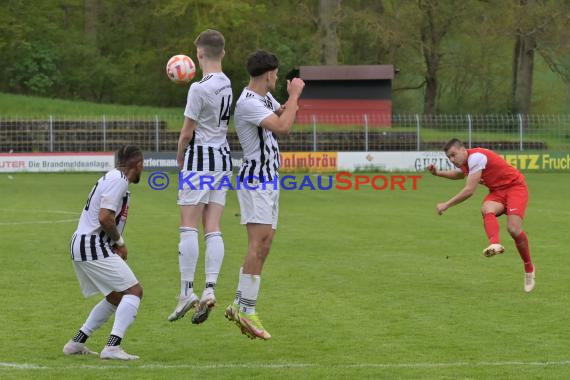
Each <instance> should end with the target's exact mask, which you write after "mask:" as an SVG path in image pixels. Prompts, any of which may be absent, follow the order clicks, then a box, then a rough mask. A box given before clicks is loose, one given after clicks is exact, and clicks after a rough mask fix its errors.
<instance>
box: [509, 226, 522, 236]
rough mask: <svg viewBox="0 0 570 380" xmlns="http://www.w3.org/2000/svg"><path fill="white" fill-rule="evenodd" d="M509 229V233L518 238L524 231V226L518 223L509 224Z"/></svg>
mask: <svg viewBox="0 0 570 380" xmlns="http://www.w3.org/2000/svg"><path fill="white" fill-rule="evenodd" d="M507 230H508V231H509V234H510V235H511V236H512V237H513V238H516V237H518V236H519V235H520V234H521V232H522V228H521V226H519V225H518V224H509V225H507Z"/></svg>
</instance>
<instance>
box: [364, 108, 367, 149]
mask: <svg viewBox="0 0 570 380" xmlns="http://www.w3.org/2000/svg"><path fill="white" fill-rule="evenodd" d="M364 151H365V152H368V115H367V114H364Z"/></svg>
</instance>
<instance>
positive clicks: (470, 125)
mask: <svg viewBox="0 0 570 380" xmlns="http://www.w3.org/2000/svg"><path fill="white" fill-rule="evenodd" d="M467 128H468V132H467V136H468V137H467V141H468V143H467V146H468V147H469V148H471V144H472V143H471V135H472V133H473V122H472V121H471V115H470V114H467Z"/></svg>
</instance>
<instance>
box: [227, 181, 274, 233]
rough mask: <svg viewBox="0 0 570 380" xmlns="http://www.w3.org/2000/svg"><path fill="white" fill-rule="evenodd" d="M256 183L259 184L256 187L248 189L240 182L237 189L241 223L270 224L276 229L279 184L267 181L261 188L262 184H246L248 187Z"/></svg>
mask: <svg viewBox="0 0 570 380" xmlns="http://www.w3.org/2000/svg"><path fill="white" fill-rule="evenodd" d="M256 185H257V186H259V188H258V189H255V190H248V189H245V188H244V185H243V184H241V189H240V190H237V196H238V201H239V208H240V211H241V224H248V223H259V224H271V227H273V229H274V230H276V229H277V219H278V217H279V186H277V187H275V186H274V185H273V184H272V183H268V184H266V188H265V190H263V188H262V184H248V186H249V187H255V186H256Z"/></svg>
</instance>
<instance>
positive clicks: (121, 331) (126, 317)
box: [111, 294, 141, 338]
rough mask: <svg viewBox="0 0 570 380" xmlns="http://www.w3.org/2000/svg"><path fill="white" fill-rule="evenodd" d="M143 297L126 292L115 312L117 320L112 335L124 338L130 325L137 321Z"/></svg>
mask: <svg viewBox="0 0 570 380" xmlns="http://www.w3.org/2000/svg"><path fill="white" fill-rule="evenodd" d="M140 304H141V299H140V298H139V297H137V296H134V295H132V294H125V295H124V296H123V298H122V299H121V302H120V303H119V306H118V307H117V311H116V312H115V322H114V323H113V329H112V330H111V335H116V336H118V337H119V338H123V337H124V336H125V333H126V332H127V329H128V328H129V326H130V325H131V324H132V323H133V322H134V321H135V318H136V316H137V312H138V310H139V305H140Z"/></svg>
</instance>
